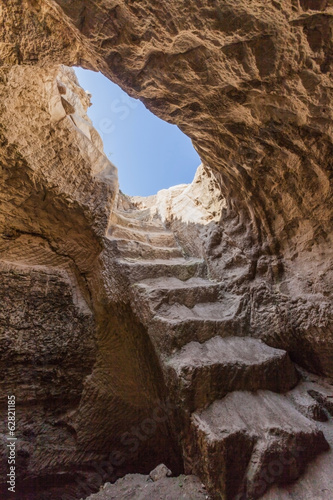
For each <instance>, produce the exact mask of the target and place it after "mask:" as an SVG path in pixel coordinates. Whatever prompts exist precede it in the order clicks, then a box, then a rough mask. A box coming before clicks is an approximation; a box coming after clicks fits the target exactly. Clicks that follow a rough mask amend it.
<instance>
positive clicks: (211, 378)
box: [166, 337, 298, 412]
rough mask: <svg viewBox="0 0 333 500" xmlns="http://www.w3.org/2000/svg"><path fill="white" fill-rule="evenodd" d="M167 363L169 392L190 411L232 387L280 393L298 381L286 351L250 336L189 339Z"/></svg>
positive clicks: (218, 396)
mask: <svg viewBox="0 0 333 500" xmlns="http://www.w3.org/2000/svg"><path fill="white" fill-rule="evenodd" d="M166 366H167V369H166V373H167V380H168V382H169V385H170V387H171V390H172V393H173V394H176V395H177V398H178V403H179V404H181V406H182V407H183V408H186V409H187V410H188V411H190V412H193V411H194V410H196V409H198V408H203V407H206V406H207V405H208V404H210V403H212V402H213V401H214V400H215V399H220V398H222V397H223V396H225V395H226V394H227V393H228V392H231V391H239V390H246V391H256V390H259V389H267V390H270V391H274V392H281V393H283V392H287V391H289V390H290V389H292V388H293V387H295V385H296V384H297V382H298V376H297V373H296V370H295V367H294V365H293V363H292V362H291V360H290V358H289V355H288V353H287V352H286V351H283V350H280V349H274V348H273V347H269V346H268V345H266V344H264V342H262V341H261V340H258V339H254V338H250V337H228V338H221V337H214V338H211V339H210V340H208V341H207V342H204V343H203V344H200V343H199V342H190V343H189V344H187V345H186V346H184V347H183V348H182V349H181V351H180V352H178V353H176V354H175V355H174V356H172V357H171V358H170V359H169V360H168V362H167V363H166Z"/></svg>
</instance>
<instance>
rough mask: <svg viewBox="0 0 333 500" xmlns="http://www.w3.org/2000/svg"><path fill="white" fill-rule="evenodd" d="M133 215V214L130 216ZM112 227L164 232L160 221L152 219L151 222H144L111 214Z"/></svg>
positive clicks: (121, 214) (139, 219) (116, 213)
mask: <svg viewBox="0 0 333 500" xmlns="http://www.w3.org/2000/svg"><path fill="white" fill-rule="evenodd" d="M132 215H133V214H132ZM111 223H112V225H117V226H122V227H126V228H129V229H134V230H141V231H147V232H149V231H151V232H165V230H166V229H165V226H164V224H163V222H162V221H161V219H158V218H154V219H151V220H144V219H141V218H139V217H137V218H136V217H134V215H133V216H132V217H128V216H125V215H124V213H119V212H113V214H112V215H111Z"/></svg>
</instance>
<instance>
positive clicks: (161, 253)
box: [111, 239, 183, 260]
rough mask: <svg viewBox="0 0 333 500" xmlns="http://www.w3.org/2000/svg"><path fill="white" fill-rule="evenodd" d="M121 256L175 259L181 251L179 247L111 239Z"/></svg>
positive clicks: (180, 254) (180, 255)
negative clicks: (156, 245)
mask: <svg viewBox="0 0 333 500" xmlns="http://www.w3.org/2000/svg"><path fill="white" fill-rule="evenodd" d="M111 241H112V244H113V245H115V246H116V248H117V249H118V252H119V253H120V255H121V256H122V257H130V258H132V259H138V260H139V259H175V258H177V257H182V256H183V253H182V251H181V249H180V248H179V247H172V248H169V247H163V248H162V247H154V246H152V245H150V244H149V243H142V242H140V241H132V240H118V239H114V240H111Z"/></svg>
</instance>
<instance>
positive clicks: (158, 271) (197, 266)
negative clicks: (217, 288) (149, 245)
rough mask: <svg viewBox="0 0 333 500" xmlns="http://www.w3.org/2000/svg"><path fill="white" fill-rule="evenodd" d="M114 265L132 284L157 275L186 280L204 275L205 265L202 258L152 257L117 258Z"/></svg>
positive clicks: (205, 271)
mask: <svg viewBox="0 0 333 500" xmlns="http://www.w3.org/2000/svg"><path fill="white" fill-rule="evenodd" d="M116 265H117V266H118V268H119V271H120V272H121V273H123V274H124V275H125V276H127V278H128V280H129V282H130V283H132V284H134V283H137V282H139V281H142V280H144V279H150V278H158V277H162V276H165V277H171V276H173V277H176V278H178V279H179V280H183V281H186V280H188V279H189V278H193V277H195V276H201V277H204V276H206V274H207V266H206V263H205V261H204V260H202V259H185V258H178V259H168V260H164V259H154V260H143V261H138V260H134V259H118V260H117V261H116Z"/></svg>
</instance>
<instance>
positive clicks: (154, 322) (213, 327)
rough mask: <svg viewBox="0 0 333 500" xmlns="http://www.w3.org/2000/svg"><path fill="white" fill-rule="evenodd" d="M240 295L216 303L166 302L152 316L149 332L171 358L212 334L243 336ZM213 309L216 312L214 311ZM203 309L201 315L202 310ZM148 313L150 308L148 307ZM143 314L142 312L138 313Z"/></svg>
mask: <svg viewBox="0 0 333 500" xmlns="http://www.w3.org/2000/svg"><path fill="white" fill-rule="evenodd" d="M239 309H240V297H239V296H238V295H231V294H224V296H223V297H222V298H221V299H220V300H219V301H218V302H216V303H212V302H208V303H206V304H205V303H203V302H201V303H200V304H197V305H196V306H194V307H193V308H188V307H186V306H185V305H180V304H174V305H171V306H170V305H168V304H162V305H161V306H160V307H157V308H156V314H155V316H153V317H150V318H149V319H150V320H151V321H150V324H149V325H148V323H147V322H145V319H146V318H144V317H142V318H141V319H142V321H143V322H145V324H147V326H148V330H149V335H150V338H151V339H152V341H153V343H154V345H155V348H156V350H157V352H158V353H159V355H160V356H162V357H169V356H171V355H173V354H175V353H176V352H177V351H179V350H180V349H181V348H182V347H184V346H185V345H186V344H188V343H189V342H193V341H194V342H199V343H200V344H202V343H203V342H206V341H207V340H209V339H211V338H212V337H216V336H219V337H235V336H236V337H243V336H245V335H246V332H245V331H243V329H244V328H246V325H244V327H243V323H242V322H241V321H239V315H238V312H239ZM212 310H213V311H212ZM198 311H200V314H199V313H198ZM145 312H146V310H145ZM138 314H139V315H140V311H139V312H138Z"/></svg>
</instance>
